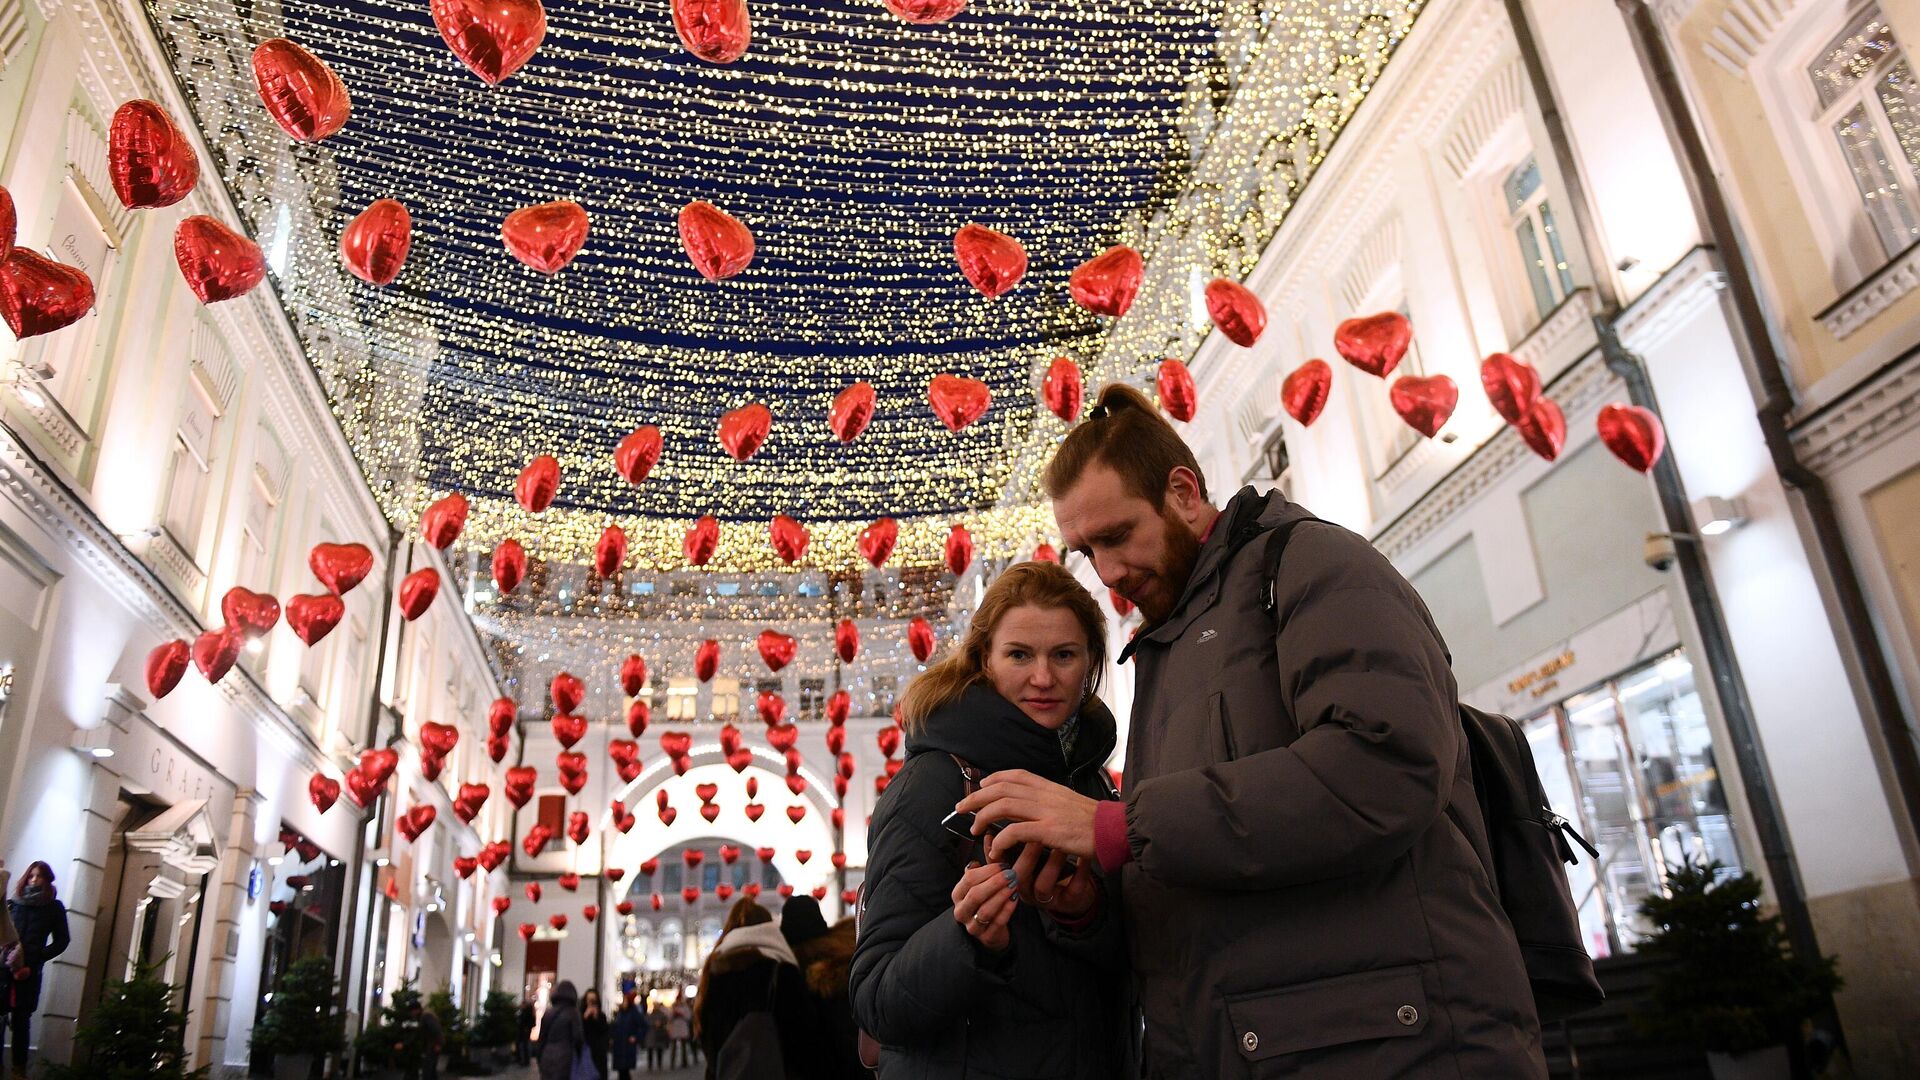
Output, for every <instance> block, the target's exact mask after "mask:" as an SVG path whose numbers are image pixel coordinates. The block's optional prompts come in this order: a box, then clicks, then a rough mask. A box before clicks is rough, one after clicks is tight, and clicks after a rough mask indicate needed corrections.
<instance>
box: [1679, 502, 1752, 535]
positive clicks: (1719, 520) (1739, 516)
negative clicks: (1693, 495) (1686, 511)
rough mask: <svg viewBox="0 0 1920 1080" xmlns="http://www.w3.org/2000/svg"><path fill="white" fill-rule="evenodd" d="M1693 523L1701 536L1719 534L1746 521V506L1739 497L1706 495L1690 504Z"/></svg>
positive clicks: (1730, 530)
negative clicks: (1729, 497) (1725, 497)
mask: <svg viewBox="0 0 1920 1080" xmlns="http://www.w3.org/2000/svg"><path fill="white" fill-rule="evenodd" d="M1691 508H1692V510H1693V521H1694V525H1695V526H1696V527H1697V528H1698V529H1699V530H1700V535H1701V536H1719V535H1720V534H1721V533H1726V532H1732V531H1733V530H1734V529H1737V528H1739V527H1740V526H1742V525H1745V524H1746V523H1747V508H1746V506H1745V504H1743V503H1742V502H1741V501H1740V500H1739V499H1737V498H1733V499H1724V498H1721V497H1720V496H1718V495H1708V496H1705V497H1703V498H1699V499H1695V500H1694V501H1693V504H1692V507H1691Z"/></svg>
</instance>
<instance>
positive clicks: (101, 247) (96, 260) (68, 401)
mask: <svg viewBox="0 0 1920 1080" xmlns="http://www.w3.org/2000/svg"><path fill="white" fill-rule="evenodd" d="M71 122H72V121H70V123H71ZM92 198H97V196H95V195H93V193H92V189H91V186H90V185H88V184H87V182H86V181H85V180H84V179H82V178H81V177H80V176H79V175H78V174H76V173H75V172H73V171H72V170H68V171H67V172H66V174H65V176H64V182H63V183H61V185H60V190H59V201H58V202H57V203H55V205H54V212H53V213H54V217H53V231H52V234H51V235H50V237H49V239H48V241H47V243H46V244H45V245H44V246H43V247H42V248H41V252H40V253H41V254H43V255H45V256H46V257H47V258H49V259H52V260H54V261H55V262H59V263H64V264H66V265H68V266H72V267H76V268H78V269H80V270H82V271H84V272H85V273H86V275H87V278H88V279H89V280H90V281H92V282H93V288H94V295H95V296H104V295H107V288H108V285H109V284H110V282H109V280H108V277H109V275H110V273H111V271H112V268H113V264H114V258H115V255H116V250H115V244H116V241H115V239H114V237H113V236H112V235H110V233H109V231H108V226H107V225H105V224H103V218H102V217H101V215H100V214H99V213H98V212H96V211H95V210H94V207H93V203H92ZM99 324H100V318H99V316H98V314H97V313H96V314H93V315H89V316H87V317H86V318H84V319H82V320H81V322H80V324H79V325H77V326H74V327H72V328H70V329H68V330H66V331H63V332H61V333H58V334H50V335H48V336H46V337H42V338H35V339H32V340H29V341H27V342H25V343H24V344H23V345H22V347H21V352H20V363H21V366H22V367H23V368H24V369H25V370H26V372H27V373H28V374H29V375H30V376H31V377H37V378H40V379H43V380H45V388H46V391H47V394H48V396H50V397H51V398H52V399H53V400H54V401H56V402H58V403H59V405H60V408H61V409H62V410H63V411H64V412H65V413H66V414H67V417H68V418H69V419H71V420H72V421H73V422H74V424H75V425H76V426H77V427H79V428H80V430H81V431H88V430H89V429H90V428H91V427H92V422H93V402H94V397H95V393H94V391H95V389H96V387H97V385H98V383H99V377H98V376H99V372H98V371H97V370H96V365H95V363H94V354H95V350H94V330H95V328H96V327H97V326H99Z"/></svg>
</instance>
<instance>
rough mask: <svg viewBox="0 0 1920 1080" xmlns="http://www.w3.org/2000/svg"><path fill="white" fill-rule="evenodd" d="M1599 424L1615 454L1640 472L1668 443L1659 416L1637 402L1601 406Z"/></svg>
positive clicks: (1604, 440) (1609, 447) (1648, 466)
mask: <svg viewBox="0 0 1920 1080" xmlns="http://www.w3.org/2000/svg"><path fill="white" fill-rule="evenodd" d="M1595 426H1596V427H1598V428H1599V431H1600V441H1601V442H1603V443H1605V444H1607V449H1608V450H1611V451H1613V456H1614V457H1617V458H1619V459H1620V460H1621V461H1624V462H1626V463H1627V465H1628V466H1629V467H1631V468H1633V469H1636V470H1638V471H1640V472H1649V471H1651V470H1652V469H1653V466H1654V465H1655V464H1656V463H1657V462H1658V461H1659V460H1660V454H1661V452H1662V451H1664V450H1665V449H1666V446H1667V432H1666V429H1665V428H1664V427H1663V426H1662V425H1661V423H1660V418H1659V417H1658V416H1655V415H1654V414H1653V413H1652V412H1651V411H1649V410H1647V409H1643V408H1641V407H1640V406H1638V405H1622V404H1619V403H1617V402H1616V403H1614V404H1612V405H1606V406H1603V407H1602V408H1601V409H1600V416H1599V419H1598V420H1597V421H1596V424H1595Z"/></svg>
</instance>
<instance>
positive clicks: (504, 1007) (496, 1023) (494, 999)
mask: <svg viewBox="0 0 1920 1080" xmlns="http://www.w3.org/2000/svg"><path fill="white" fill-rule="evenodd" d="M519 1037H520V1003H519V1002H518V1001H517V1000H515V999H514V996H513V995H512V994H509V993H507V992H506V991H505V990H489V991H487V1000H485V1001H483V1002H481V1003H480V1023H479V1024H477V1025H476V1026H475V1027H474V1032H473V1043H474V1045H475V1046H485V1047H495V1046H509V1045H511V1044H512V1043H513V1042H514V1040H516V1039H518V1038H519Z"/></svg>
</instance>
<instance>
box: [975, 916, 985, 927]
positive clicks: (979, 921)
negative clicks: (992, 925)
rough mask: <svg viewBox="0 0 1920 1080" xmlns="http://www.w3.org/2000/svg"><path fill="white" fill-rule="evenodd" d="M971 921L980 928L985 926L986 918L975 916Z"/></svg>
mask: <svg viewBox="0 0 1920 1080" xmlns="http://www.w3.org/2000/svg"><path fill="white" fill-rule="evenodd" d="M973 921H974V922H977V923H979V924H980V925H981V926H985V925H987V921H988V920H987V917H986V916H984V915H975V916H974V917H973Z"/></svg>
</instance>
